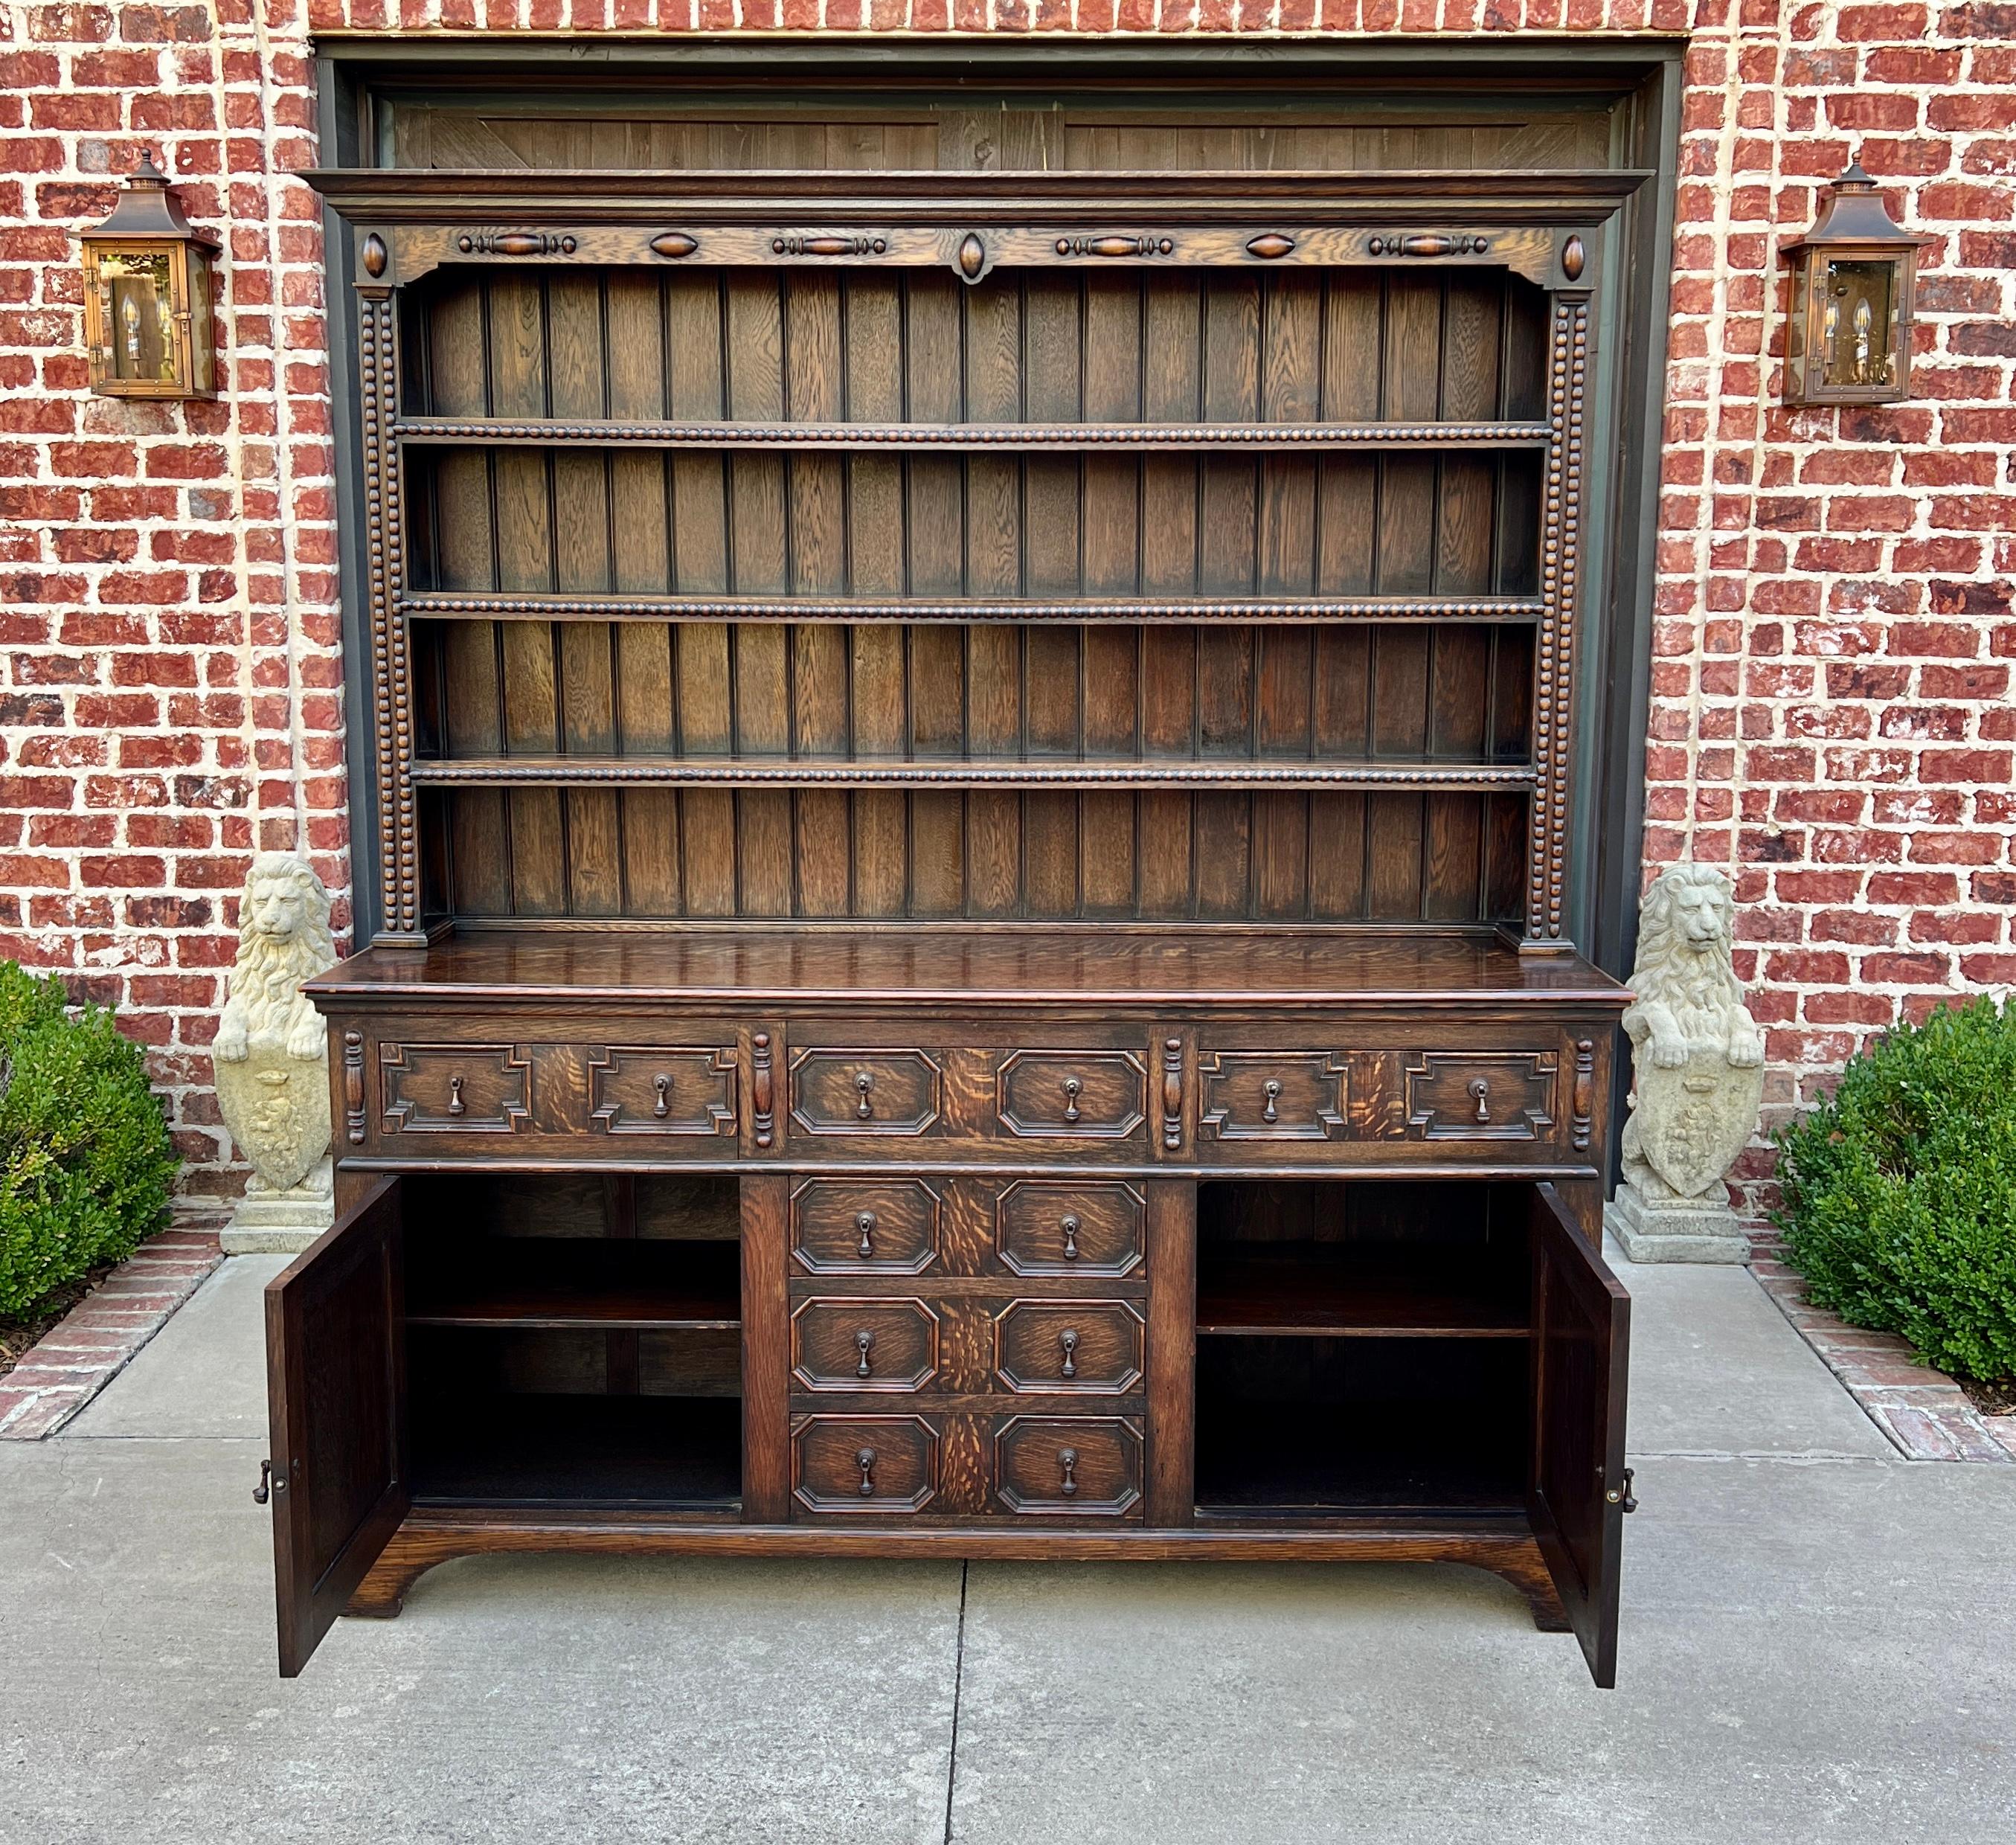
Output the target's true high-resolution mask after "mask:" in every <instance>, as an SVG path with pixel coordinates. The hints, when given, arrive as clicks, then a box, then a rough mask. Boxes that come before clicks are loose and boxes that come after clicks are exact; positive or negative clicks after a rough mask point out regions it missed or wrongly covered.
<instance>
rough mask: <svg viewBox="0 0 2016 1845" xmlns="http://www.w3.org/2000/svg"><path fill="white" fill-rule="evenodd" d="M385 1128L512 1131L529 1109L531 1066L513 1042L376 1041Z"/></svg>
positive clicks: (526, 1117)
mask: <svg viewBox="0 0 2016 1845" xmlns="http://www.w3.org/2000/svg"><path fill="white" fill-rule="evenodd" d="M378 1079H379V1086H380V1095H381V1096H382V1097H383V1103H384V1121H385V1132H386V1133H388V1134H402V1133H403V1134H414V1133H456V1134H485V1133H488V1134H498V1133H502V1134H508V1133H515V1132H516V1131H517V1128H518V1126H519V1124H520V1122H524V1121H527V1120H529V1119H531V1113H532V1067H531V1064H530V1062H529V1061H527V1059H526V1058H523V1057H521V1056H520V1055H519V1054H518V1050H517V1046H516V1045H513V1044H380V1046H379V1047H378Z"/></svg>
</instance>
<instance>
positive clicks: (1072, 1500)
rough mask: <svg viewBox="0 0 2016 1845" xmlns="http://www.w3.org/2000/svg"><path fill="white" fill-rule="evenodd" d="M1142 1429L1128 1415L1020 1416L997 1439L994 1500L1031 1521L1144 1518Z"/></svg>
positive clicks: (1004, 1509)
mask: <svg viewBox="0 0 2016 1845" xmlns="http://www.w3.org/2000/svg"><path fill="white" fill-rule="evenodd" d="M1141 1456H1142V1443H1141V1428H1140V1425H1139V1423H1138V1422H1134V1421H1133V1420H1132V1419H1131V1418H1127V1417H1123V1416H1014V1417H1011V1418H1010V1419H1009V1420H1008V1421H1007V1422H1004V1423H1003V1424H1002V1425H1001V1429H1000V1432H999V1433H998V1434H997V1435H996V1436H995V1438H994V1497H995V1501H996V1503H997V1504H999V1507H1000V1508H1001V1510H1002V1511H1003V1512H1013V1513H1017V1514H1020V1515H1024V1516H1036V1517H1046V1518H1059V1517H1068V1518H1075V1519H1082V1518H1107V1519H1121V1518H1128V1517H1130V1516H1131V1517H1135V1518H1138V1517H1139V1516H1140V1511H1141Z"/></svg>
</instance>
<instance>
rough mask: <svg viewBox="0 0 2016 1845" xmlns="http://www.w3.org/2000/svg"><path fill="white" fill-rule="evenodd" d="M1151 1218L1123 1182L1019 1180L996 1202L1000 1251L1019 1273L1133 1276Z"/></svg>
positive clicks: (996, 1240)
mask: <svg viewBox="0 0 2016 1845" xmlns="http://www.w3.org/2000/svg"><path fill="white" fill-rule="evenodd" d="M1146 1226H1147V1203H1146V1202H1145V1201H1144V1200H1143V1198H1142V1195H1141V1194H1140V1193H1139V1192H1138V1191H1136V1190H1135V1189H1134V1187H1132V1186H1131V1185H1128V1184H1122V1183H1121V1182H1120V1181H1118V1180H1103V1181H1098V1180H1095V1181H1093V1182H1090V1183H1084V1182H1064V1181H1057V1182H1053V1181H1052V1180H1047V1179H1017V1180H1012V1181H1011V1182H1010V1184H1007V1185H1006V1186H1004V1187H1003V1188H1002V1190H1001V1193H1000V1195H999V1198H997V1200H996V1201H995V1207H994V1247H995V1251H996V1252H997V1253H998V1254H999V1256H1000V1258H1001V1261H1002V1265H1003V1267H1006V1268H1008V1269H1010V1270H1013V1272H1014V1273H1015V1274H1018V1275H1096V1276H1100V1277H1114V1276H1119V1275H1129V1274H1135V1273H1136V1271H1137V1270H1139V1268H1140V1267H1141V1264H1142V1261H1143V1253H1142V1245H1143V1238H1144V1236H1145V1234H1146Z"/></svg>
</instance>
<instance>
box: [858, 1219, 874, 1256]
mask: <svg viewBox="0 0 2016 1845" xmlns="http://www.w3.org/2000/svg"><path fill="white" fill-rule="evenodd" d="M854 1227H855V1229H856V1230H858V1231H860V1232H861V1241H859V1243H857V1244H856V1245H855V1249H854V1252H855V1255H857V1256H873V1254H874V1253H875V1213H873V1211H863V1212H862V1213H861V1214H860V1215H859V1216H858V1217H856V1218H855V1220H854Z"/></svg>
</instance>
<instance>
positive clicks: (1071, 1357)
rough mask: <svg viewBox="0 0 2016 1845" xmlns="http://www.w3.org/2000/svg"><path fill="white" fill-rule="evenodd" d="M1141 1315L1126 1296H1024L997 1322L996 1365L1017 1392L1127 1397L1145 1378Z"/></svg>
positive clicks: (1004, 1378) (1003, 1380)
mask: <svg viewBox="0 0 2016 1845" xmlns="http://www.w3.org/2000/svg"><path fill="white" fill-rule="evenodd" d="M1145 1330H1146V1329H1145V1328H1144V1327H1143V1324H1142V1321H1141V1316H1140V1314H1139V1313H1138V1312H1137V1311H1136V1310H1135V1308H1134V1307H1133V1306H1131V1305H1130V1304H1129V1303H1128V1302H1126V1301H1124V1300H1018V1301H1015V1302H1013V1303H1010V1306H1008V1308H1007V1309H1006V1311H1005V1312H1003V1313H1002V1314H1001V1316H1000V1317H999V1319H997V1320H996V1321H995V1323H994V1368H995V1371H996V1372H997V1373H998V1374H999V1376H1000V1378H1001V1381H1002V1382H1003V1383H1004V1384H1006V1386H1008V1388H1009V1389H1011V1390H1020V1391H1027V1392H1031V1393H1033V1392H1038V1391H1040V1392H1043V1393H1054V1392H1071V1391H1079V1390H1089V1391H1095V1392H1098V1393H1101V1394H1104V1395H1123V1394H1125V1393H1126V1392H1128V1391H1129V1390H1132V1389H1136V1388H1137V1387H1138V1386H1139V1384H1140V1382H1141V1362H1142V1360H1141V1349H1142V1343H1143V1335H1144V1332H1145Z"/></svg>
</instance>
